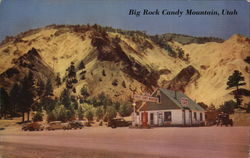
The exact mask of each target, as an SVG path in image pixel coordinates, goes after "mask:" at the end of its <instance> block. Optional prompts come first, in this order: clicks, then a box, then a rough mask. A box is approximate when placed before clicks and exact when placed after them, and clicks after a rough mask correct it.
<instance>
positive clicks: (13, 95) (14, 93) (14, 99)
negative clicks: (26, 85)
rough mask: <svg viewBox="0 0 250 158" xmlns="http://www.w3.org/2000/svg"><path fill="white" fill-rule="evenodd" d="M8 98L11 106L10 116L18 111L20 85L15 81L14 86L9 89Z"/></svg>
mask: <svg viewBox="0 0 250 158" xmlns="http://www.w3.org/2000/svg"><path fill="white" fill-rule="evenodd" d="M9 98H10V104H11V107H12V114H11V115H12V116H14V115H16V114H17V111H19V110H20V109H19V98H20V86H19V85H18V84H17V83H15V84H14V86H13V87H12V88H11V90H10V94H9Z"/></svg>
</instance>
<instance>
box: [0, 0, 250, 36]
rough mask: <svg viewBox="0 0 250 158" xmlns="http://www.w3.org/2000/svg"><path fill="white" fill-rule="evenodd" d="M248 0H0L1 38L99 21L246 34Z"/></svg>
mask: <svg viewBox="0 0 250 158" xmlns="http://www.w3.org/2000/svg"><path fill="white" fill-rule="evenodd" d="M249 4H250V3H249V2H246V1H245V0H238V1H237V0H234V1H228V0H225V1H206V0H205V1H204V0H203V1H201V0H200V1H190V0H189V1H185V0H180V1H166V0H140V1H136V2H135V1H134V0H120V1H119V0H106V1H104V0H2V2H1V3H0V40H2V39H4V38H5V36H8V35H16V34H18V33H20V32H23V31H26V30H28V29H31V28H37V27H42V26H46V25H50V24H87V23H89V24H95V23H97V24H100V25H103V26H112V27H114V28H121V29H126V30H145V31H147V33H149V34H162V33H178V34H187V35H193V36H214V37H221V38H224V39H226V38H229V37H230V36H231V35H233V34H235V33H238V34H242V35H245V36H248V37H249V19H250V17H249ZM129 9H137V10H143V9H152V10H154V9H159V10H162V9H168V10H178V9H180V10H183V11H186V10H187V9H195V10H211V9H214V10H218V11H219V12H220V11H221V10H222V9H229V10H230V9H232V10H233V9H236V10H237V12H238V15H235V16H222V15H220V16H187V15H186V16H182V17H177V16H164V15H159V16H140V17H136V16H131V15H128V12H129Z"/></svg>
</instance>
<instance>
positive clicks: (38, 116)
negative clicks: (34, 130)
mask: <svg viewBox="0 0 250 158" xmlns="http://www.w3.org/2000/svg"><path fill="white" fill-rule="evenodd" d="M32 120H33V121H34V122H38V121H43V114H42V112H40V111H38V112H36V114H35V115H34V116H33V118H32Z"/></svg>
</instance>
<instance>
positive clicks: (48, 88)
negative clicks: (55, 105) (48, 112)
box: [44, 79, 54, 97]
mask: <svg viewBox="0 0 250 158" xmlns="http://www.w3.org/2000/svg"><path fill="white" fill-rule="evenodd" d="M53 95H54V94H53V86H52V83H51V80H50V79H48V81H47V83H46V87H45V92H44V96H46V97H47V96H53Z"/></svg>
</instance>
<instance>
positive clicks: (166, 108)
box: [139, 88, 205, 126]
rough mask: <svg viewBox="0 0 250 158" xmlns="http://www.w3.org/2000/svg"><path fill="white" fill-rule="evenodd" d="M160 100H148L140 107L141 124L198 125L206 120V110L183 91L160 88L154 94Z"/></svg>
mask: <svg viewBox="0 0 250 158" xmlns="http://www.w3.org/2000/svg"><path fill="white" fill-rule="evenodd" d="M152 96H153V97H158V98H159V100H160V102H158V103H155V102H147V103H146V104H144V105H143V106H142V107H141V108H140V109H139V124H140V125H142V124H144V125H145V124H147V125H150V126H196V125H202V124H204V122H205V110H204V109H203V108H202V107H201V106H200V105H198V104H196V103H195V102H194V101H193V100H191V99H190V98H189V97H187V96H186V95H185V94H183V93H181V92H176V91H171V90H167V89H164V88H159V89H158V90H157V91H155V92H154V93H153V95H152Z"/></svg>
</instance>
